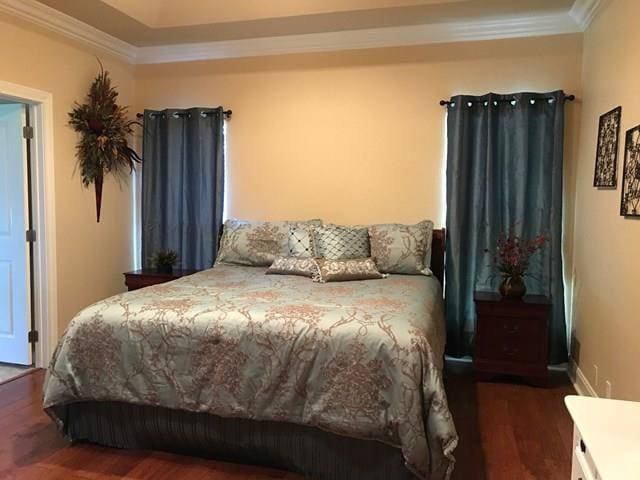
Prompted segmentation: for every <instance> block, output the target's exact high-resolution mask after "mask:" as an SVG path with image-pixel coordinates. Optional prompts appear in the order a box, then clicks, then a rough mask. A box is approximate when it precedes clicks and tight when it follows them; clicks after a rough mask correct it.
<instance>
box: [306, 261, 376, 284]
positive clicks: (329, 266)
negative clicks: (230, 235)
mask: <svg viewBox="0 0 640 480" xmlns="http://www.w3.org/2000/svg"><path fill="white" fill-rule="evenodd" d="M314 262H315V263H316V265H317V272H316V273H315V274H314V275H313V281H314V282H320V283H326V282H345V281H349V280H374V279H379V278H385V277H386V275H383V274H382V273H380V272H379V271H378V269H377V268H376V264H375V262H374V261H373V259H372V258H350V259H343V260H330V259H326V258H317V259H315V260H314Z"/></svg>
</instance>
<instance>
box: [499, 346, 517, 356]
mask: <svg viewBox="0 0 640 480" xmlns="http://www.w3.org/2000/svg"><path fill="white" fill-rule="evenodd" d="M502 351H503V352H504V354H505V355H507V356H509V357H513V356H514V355H517V354H518V352H519V351H520V349H519V348H512V349H509V348H507V347H502Z"/></svg>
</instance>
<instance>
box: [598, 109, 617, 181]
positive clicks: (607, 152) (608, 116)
mask: <svg viewBox="0 0 640 480" xmlns="http://www.w3.org/2000/svg"><path fill="white" fill-rule="evenodd" d="M621 115H622V107H616V108H614V109H613V110H611V111H609V112H607V113H605V114H604V115H601V116H600V122H599V124H598V148H597V150H596V171H595V174H594V176H593V186H594V187H615V186H616V183H617V175H616V171H617V166H618V136H619V135H620V117H621Z"/></svg>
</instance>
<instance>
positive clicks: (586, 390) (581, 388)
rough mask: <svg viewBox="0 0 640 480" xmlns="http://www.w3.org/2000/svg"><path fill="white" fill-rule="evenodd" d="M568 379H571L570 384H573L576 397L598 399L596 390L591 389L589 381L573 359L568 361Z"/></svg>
mask: <svg viewBox="0 0 640 480" xmlns="http://www.w3.org/2000/svg"><path fill="white" fill-rule="evenodd" d="M569 365H570V368H569V378H571V383H573V388H575V390H576V392H577V393H578V395H581V396H583V397H598V394H597V393H596V390H595V389H594V388H593V386H592V385H591V383H589V380H588V379H587V377H586V376H585V374H584V373H582V370H580V367H579V366H578V364H577V363H576V362H574V361H573V359H570V360H569Z"/></svg>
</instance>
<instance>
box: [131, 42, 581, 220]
mask: <svg viewBox="0 0 640 480" xmlns="http://www.w3.org/2000/svg"><path fill="white" fill-rule="evenodd" d="M580 69H581V38H580V36H579V35H567V36H557V37H546V38H537V39H519V40H504V41H491V42H474V43H461V44H450V45H432V46H421V47H407V48H393V49H379V50H366V51H357V52H343V53H330V54H308V55H289V56H280V57H259V58H248V59H235V60H224V61H210V62H194V63H181V64H166V65H147V66H140V67H137V71H136V104H137V106H138V108H144V107H147V108H165V107H186V106H194V105H202V106H215V105H223V106H225V107H227V108H232V109H233V112H234V114H233V118H232V119H231V121H230V122H229V126H228V128H229V130H228V152H229V155H228V158H229V168H228V170H229V172H228V179H229V188H228V190H229V202H228V212H229V215H230V216H232V217H242V218H253V219H256V218H260V219H283V218H309V217H322V218H323V219H325V220H330V221H335V222H345V223H369V222H383V221H400V222H413V221H417V220H419V219H422V218H425V217H427V218H432V219H434V221H435V222H436V224H439V225H442V224H443V223H444V203H443V195H444V183H443V178H444V154H445V152H444V134H445V131H444V128H443V127H444V122H445V112H444V110H443V108H442V107H440V106H439V105H438V101H439V100H440V99H442V98H448V97H449V96H450V95H451V94H457V93H469V94H481V93H486V92H488V91H496V92H504V93H507V92H512V91H520V90H536V91H545V90H555V89H558V88H564V89H565V90H566V91H568V92H575V93H578V94H579V93H580V92H579V89H580ZM578 109H579V106H577V105H572V106H570V107H569V110H570V117H571V116H574V115H575V114H574V113H572V112H575V111H577V110H578ZM569 123H571V122H569ZM574 126H575V122H573V124H571V125H569V131H568V138H569V141H568V145H569V147H568V149H569V155H568V160H567V164H568V169H569V171H571V170H572V168H573V166H572V162H571V158H573V156H574V155H573V151H572V150H571V149H572V148H573V147H574V146H575V143H576V141H577V135H576V130H575V129H574Z"/></svg>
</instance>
